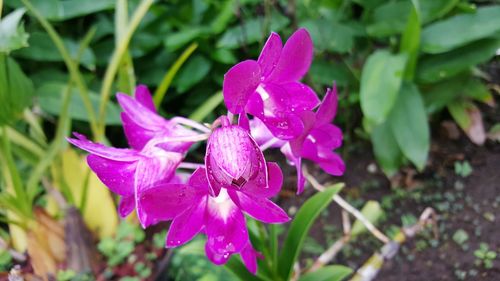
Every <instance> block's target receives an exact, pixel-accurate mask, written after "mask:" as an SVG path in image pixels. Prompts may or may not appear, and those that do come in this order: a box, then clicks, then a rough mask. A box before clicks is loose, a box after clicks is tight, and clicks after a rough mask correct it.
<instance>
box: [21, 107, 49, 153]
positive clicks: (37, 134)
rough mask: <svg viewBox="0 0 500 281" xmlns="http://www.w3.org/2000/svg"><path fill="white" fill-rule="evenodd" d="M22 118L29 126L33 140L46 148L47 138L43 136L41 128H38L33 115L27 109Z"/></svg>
mask: <svg viewBox="0 0 500 281" xmlns="http://www.w3.org/2000/svg"><path fill="white" fill-rule="evenodd" d="M23 118H24V121H26V123H28V124H29V125H30V129H31V133H32V134H33V137H34V139H35V140H36V141H37V142H38V143H39V144H41V145H42V146H44V147H45V146H47V137H46V136H45V133H44V132H43V129H42V126H40V123H39V122H38V120H37V117H36V116H35V114H33V112H31V110H30V109H28V108H27V109H25V110H24V112H23Z"/></svg>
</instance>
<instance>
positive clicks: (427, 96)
mask: <svg viewBox="0 0 500 281" xmlns="http://www.w3.org/2000/svg"><path fill="white" fill-rule="evenodd" d="M466 97H470V98H473V99H476V100H478V101H481V102H484V103H487V104H492V103H493V96H492V95H491V92H490V91H489V90H488V88H487V87H486V86H485V85H484V84H483V83H482V82H481V81H480V80H478V79H477V78H474V77H472V76H471V75H469V74H467V75H458V76H455V77H452V78H451V79H447V80H444V81H441V82H439V83H436V84H433V85H431V86H430V87H428V88H426V90H425V91H423V98H424V101H425V106H426V110H427V113H434V112H437V111H439V110H441V109H443V108H444V107H446V106H447V105H448V104H449V103H451V102H453V101H455V100H457V99H463V98H466Z"/></svg>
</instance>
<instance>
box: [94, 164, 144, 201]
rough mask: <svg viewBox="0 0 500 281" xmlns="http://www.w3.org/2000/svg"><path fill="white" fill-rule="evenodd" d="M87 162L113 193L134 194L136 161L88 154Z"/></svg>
mask: <svg viewBox="0 0 500 281" xmlns="http://www.w3.org/2000/svg"><path fill="white" fill-rule="evenodd" d="M87 164H88V165H89V167H90V169H92V171H94V173H96V175H97V177H98V178H99V179H100V180H101V181H102V183H103V184H104V185H105V186H107V187H108V188H109V189H110V190H111V191H112V192H113V193H116V194H118V195H121V196H130V195H133V194H134V176H135V170H136V167H137V162H136V161H131V162H124V161H114V160H109V159H106V158H103V157H100V156H97V155H95V154H90V155H89V156H87Z"/></svg>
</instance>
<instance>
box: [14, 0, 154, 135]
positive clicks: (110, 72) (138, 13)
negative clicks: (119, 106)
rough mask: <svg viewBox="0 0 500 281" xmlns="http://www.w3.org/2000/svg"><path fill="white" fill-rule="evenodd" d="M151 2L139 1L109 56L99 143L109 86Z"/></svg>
mask: <svg viewBox="0 0 500 281" xmlns="http://www.w3.org/2000/svg"><path fill="white" fill-rule="evenodd" d="M23 1H26V0H23ZM153 1H154V0H143V1H141V3H140V4H139V6H138V7H137V9H136V10H135V12H134V14H133V16H132V19H131V20H130V22H129V25H128V26H127V29H126V32H125V33H124V34H123V36H121V38H120V42H119V43H118V44H117V46H116V48H115V50H114V52H113V55H112V56H111V61H110V62H109V64H108V67H107V68H106V72H105V73H104V80H103V83H102V88H101V93H100V96H101V99H100V103H99V115H98V116H99V130H98V134H97V136H96V140H97V141H100V140H101V139H102V138H103V137H104V133H105V130H106V123H105V122H104V120H105V119H106V105H107V104H108V101H109V98H110V96H111V86H112V84H113V81H114V79H115V76H116V73H117V71H118V67H119V65H120V62H121V60H122V58H123V55H124V54H125V52H126V51H127V48H128V46H129V43H130V40H131V39H132V35H133V34H134V32H135V30H136V29H137V27H138V26H139V23H140V22H141V20H142V18H143V17H144V16H145V15H146V12H147V11H148V10H149V7H150V6H151V5H152V4H153Z"/></svg>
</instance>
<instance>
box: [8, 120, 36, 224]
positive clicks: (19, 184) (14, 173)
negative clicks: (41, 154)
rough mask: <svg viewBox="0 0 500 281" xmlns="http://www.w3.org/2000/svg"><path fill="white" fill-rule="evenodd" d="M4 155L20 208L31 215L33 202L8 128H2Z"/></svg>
mask: <svg viewBox="0 0 500 281" xmlns="http://www.w3.org/2000/svg"><path fill="white" fill-rule="evenodd" d="M2 154H3V157H4V159H5V160H4V161H3V162H4V163H5V166H6V169H7V170H8V174H9V175H8V176H9V178H10V180H11V184H12V188H13V189H14V194H15V196H16V198H17V199H18V200H19V205H20V206H19V207H20V209H21V210H23V211H25V212H26V213H28V214H30V213H31V201H29V197H28V195H27V194H26V191H25V190H24V188H23V181H22V180H21V175H20V174H19V170H18V169H17V167H16V163H15V162H14V158H13V157H12V151H11V147H10V141H9V137H8V134H7V129H6V127H2Z"/></svg>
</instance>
